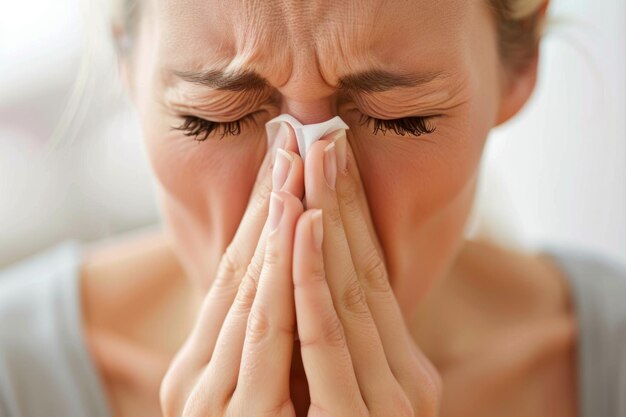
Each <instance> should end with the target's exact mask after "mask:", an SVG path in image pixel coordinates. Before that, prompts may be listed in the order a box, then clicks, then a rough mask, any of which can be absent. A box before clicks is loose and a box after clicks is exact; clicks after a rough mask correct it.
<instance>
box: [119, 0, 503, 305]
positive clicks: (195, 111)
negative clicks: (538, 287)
mask: <svg viewBox="0 0 626 417" xmlns="http://www.w3.org/2000/svg"><path fill="white" fill-rule="evenodd" d="M142 13H143V15H142V19H141V22H140V25H139V33H138V44H137V47H136V48H137V49H136V50H135V55H134V58H133V64H132V67H131V68H132V70H131V77H130V79H131V80H132V81H131V88H132V90H133V91H132V94H133V97H134V100H135V102H136V105H137V107H138V110H139V114H140V117H141V122H142V125H143V129H144V134H145V141H146V149H147V151H148V155H149V158H150V161H151V165H152V167H153V169H154V173H155V174H156V177H157V179H158V182H159V184H160V186H161V191H162V196H161V197H162V207H163V214H164V216H165V219H166V222H167V224H168V226H169V228H170V230H171V232H172V233H173V236H174V239H175V245H176V250H177V251H178V253H179V255H180V257H181V260H182V261H183V263H184V265H185V267H186V269H187V270H188V272H189V274H190V276H191V277H193V279H194V280H199V282H197V284H198V285H200V286H202V287H203V288H206V287H208V285H209V284H210V282H211V279H212V278H211V277H213V275H214V273H215V270H216V267H217V263H218V261H219V258H220V256H221V254H222V253H223V251H224V249H225V248H226V246H227V245H228V243H229V242H230V240H231V239H232V237H233V235H234V233H235V231H236V229H237V227H238V225H239V223H240V220H241V218H242V216H243V213H244V210H245V207H246V205H247V202H248V198H249V196H250V192H251V189H252V185H253V183H254V180H255V178H256V175H257V172H258V170H259V167H260V165H261V162H262V160H263V158H264V155H265V152H266V146H267V140H266V136H265V128H264V125H265V123H266V122H267V121H269V120H270V119H272V118H273V117H275V116H277V115H279V114H281V113H289V114H291V115H293V116H294V117H296V118H297V119H298V120H300V121H301V122H302V123H305V124H309V123H318V122H322V121H325V120H327V119H330V118H332V117H333V116H335V115H339V116H341V118H342V119H343V120H344V121H345V122H346V123H347V124H348V125H349V126H350V130H349V131H348V142H349V144H350V145H351V147H352V150H353V152H354V155H355V158H356V160H357V162H358V168H359V171H360V174H361V178H362V181H363V185H364V187H365V191H366V194H367V200H368V203H369V206H370V211H371V216H372V220H373V224H374V226H375V227H376V231H377V234H378V239H379V240H380V243H381V245H382V248H383V250H384V252H385V257H386V261H387V267H388V270H389V272H390V275H391V282H392V285H393V287H394V290H396V294H397V296H398V299H399V301H400V302H401V304H403V305H404V307H406V304H407V303H411V302H412V303H415V300H417V299H419V297H420V296H421V295H423V294H424V293H425V291H426V290H427V289H428V288H429V286H430V285H431V284H432V283H433V281H434V280H436V278H437V277H438V276H440V275H441V274H442V273H444V272H445V270H446V268H447V267H448V266H449V264H450V262H451V260H452V259H453V257H454V255H455V252H456V250H457V249H458V248H459V244H460V242H461V241H462V237H463V229H464V224H465V221H466V219H467V216H468V213H469V210H470V207H471V203H472V199H473V195H474V186H475V183H476V176H477V169H478V166H479V160H480V157H481V153H482V150H483V146H484V144H485V139H486V136H487V134H488V132H489V130H490V128H491V127H493V126H494V124H495V123H496V122H497V119H498V114H499V112H500V106H501V102H502V97H503V96H502V88H501V85H502V83H501V82H500V80H502V79H504V77H503V75H502V74H501V73H502V71H503V70H502V68H501V63H500V61H499V58H498V55H497V37H496V32H495V23H494V22H493V18H492V16H491V15H490V12H489V9H488V6H487V2H486V1H485V2H484V4H483V2H482V1H479V0H476V1H462V0H436V1H435V0H415V1H411V2H406V1H396V2H393V1H392V2H389V1H382V0H370V1H353V2H345V1H344V2H337V1H323V0H316V1H313V0H311V1H307V2H305V3H302V2H300V1H295V0H283V1H280V2H279V1H276V2H269V1H261V0H256V1H255V0H242V1H239V2H235V1H229V2H224V1H218V0H170V1H166V2H161V1H159V2H156V1H149V2H148V3H147V4H144V7H143V10H142ZM226 68H228V70H239V71H241V72H243V71H246V72H248V71H250V72H254V73H256V74H257V75H258V77H260V78H257V77H239V78H238V79H236V80H234V84H232V88H229V83H228V80H226V79H224V78H220V77H219V75H220V71H221V70H224V69H226ZM374 70H378V72H373V71H374ZM381 70H382V71H385V72H386V73H388V74H386V75H387V77H386V78H385V79H378V78H377V77H376V76H377V75H381ZM367 73H369V76H365V77H364V76H363V75H364V74H365V75H367ZM394 75H395V77H396V78H394ZM247 115H252V116H248V117H247ZM185 116H192V117H197V118H202V119H206V120H211V121H220V122H232V121H235V120H237V119H241V118H244V117H246V120H245V121H243V122H241V124H240V133H239V134H238V135H226V136H224V137H223V139H221V140H220V139H219V138H220V136H221V135H222V133H224V132H225V129H224V127H220V128H218V129H217V132H215V131H214V132H212V133H211V134H210V135H209V136H208V137H207V138H206V140H203V141H197V140H194V137H193V136H186V135H185V134H184V132H183V131H181V130H176V129H172V128H173V127H179V126H181V125H183V124H184V122H185V118H184V117H185ZM365 116H369V117H371V118H378V119H400V118H406V117H416V116H433V117H432V118H431V119H430V120H428V121H427V125H428V126H429V127H430V128H434V129H435V130H434V132H433V133H430V134H423V135H421V136H412V135H411V134H407V135H405V136H401V135H399V134H396V132H394V130H393V129H390V130H387V131H386V132H385V133H384V134H383V131H382V130H378V131H376V132H375V130H376V129H375V127H376V126H375V123H374V121H372V120H370V121H369V122H367V123H365V124H363V122H364V120H363V119H362V118H364V117H365ZM232 126H233V125H232V124H231V127H232ZM226 130H228V128H226ZM383 130H384V128H383ZM204 136H205V135H204V134H200V138H201V139H202V138H203V137H204ZM200 281H201V282H200ZM411 300H412V301H411Z"/></svg>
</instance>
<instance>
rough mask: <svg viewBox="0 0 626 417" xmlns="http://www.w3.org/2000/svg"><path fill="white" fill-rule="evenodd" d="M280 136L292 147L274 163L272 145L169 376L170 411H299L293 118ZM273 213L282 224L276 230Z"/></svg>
mask: <svg viewBox="0 0 626 417" xmlns="http://www.w3.org/2000/svg"><path fill="white" fill-rule="evenodd" d="M275 140H276V143H278V144H281V143H282V144H283V146H280V145H279V146H280V147H281V148H283V149H285V150H286V151H287V152H286V153H285V152H276V159H275V161H276V163H275V164H274V163H272V162H273V161H272V157H273V152H272V151H271V149H272V147H270V146H268V152H267V154H266V156H265V159H264V161H263V164H262V166H261V168H260V169H259V174H258V176H257V180H256V182H255V185H254V188H253V190H252V193H251V197H250V201H249V203H248V207H247V209H246V212H245V214H244V216H243V218H242V220H241V223H240V225H239V228H238V230H237V232H236V234H235V236H234V238H233V240H232V242H231V244H230V245H229V246H228V248H227V249H226V251H225V253H224V255H223V256H222V258H221V261H220V264H219V267H218V272H217V276H216V278H215V280H214V282H213V284H212V286H211V288H210V290H209V291H208V293H207V295H206V297H205V299H204V301H203V303H202V306H201V308H200V311H199V314H198V318H197V320H196V322H195V325H194V327H193V329H192V331H191V333H190V334H189V336H188V338H187V340H186V341H185V343H184V344H183V346H182V347H181V349H180V350H179V351H178V352H177V354H176V356H175V357H174V359H173V361H172V362H171V364H170V367H169V369H168V370H167V372H166V374H165V376H164V378H163V380H162V383H161V388H160V402H161V410H162V412H163V415H164V416H165V417H180V416H185V417H208V416H211V417H213V416H216V417H217V416H234V415H237V416H240V415H249V416H266V415H272V416H295V411H294V408H293V404H292V402H291V399H290V397H289V374H290V367H291V357H292V354H293V341H294V327H295V314H294V304H293V303H294V301H293V283H292V274H291V266H292V250H293V235H294V230H295V225H296V222H297V220H298V218H299V217H300V215H301V214H302V212H303V208H302V202H301V200H302V197H303V193H304V179H303V175H304V170H303V163H302V159H301V158H300V156H299V155H298V154H297V153H296V151H297V145H296V141H295V135H294V133H293V130H292V128H291V127H290V126H289V125H288V124H286V123H282V124H281V128H280V129H279V130H278V133H277V137H276V138H275ZM270 143H271V142H270ZM289 159H291V161H289ZM274 165H276V166H274ZM273 168H274V169H273ZM285 178H286V179H285ZM283 181H284V185H282V186H281V183H283ZM272 189H274V190H275V191H276V190H282V191H276V192H275V193H271V191H272ZM270 200H272V201H271V205H272V207H271V209H272V211H274V209H278V211H281V207H280V206H283V207H284V209H282V217H281V216H280V213H270V215H269V216H268V205H269V204H270ZM280 200H282V203H281V201H280ZM274 214H278V216H277V217H278V218H279V219H280V222H281V223H282V225H281V227H280V228H279V229H278V231H277V232H278V233H272V234H271V235H270V230H269V229H270V223H271V222H272V221H273V220H272V217H274ZM285 226H287V227H285Z"/></svg>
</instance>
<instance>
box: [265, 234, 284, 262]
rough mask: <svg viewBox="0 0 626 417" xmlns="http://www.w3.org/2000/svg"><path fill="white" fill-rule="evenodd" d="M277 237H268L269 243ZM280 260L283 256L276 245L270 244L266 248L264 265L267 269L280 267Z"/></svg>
mask: <svg viewBox="0 0 626 417" xmlns="http://www.w3.org/2000/svg"><path fill="white" fill-rule="evenodd" d="M275 237H276V236H268V243H269V242H270V241H271V240H272V238H275ZM280 258H281V256H280V254H279V253H278V250H277V248H276V245H273V244H271V243H270V244H268V245H267V246H265V257H264V259H263V263H264V264H265V266H266V267H268V266H275V265H278V263H279V262H280Z"/></svg>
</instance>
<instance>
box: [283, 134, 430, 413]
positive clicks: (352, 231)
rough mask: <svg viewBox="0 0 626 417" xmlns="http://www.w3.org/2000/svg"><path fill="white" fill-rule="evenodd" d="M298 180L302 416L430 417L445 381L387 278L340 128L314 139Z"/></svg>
mask: <svg viewBox="0 0 626 417" xmlns="http://www.w3.org/2000/svg"><path fill="white" fill-rule="evenodd" d="M329 136H331V135H329ZM343 161H346V163H343ZM304 177H305V195H306V205H307V208H308V210H307V211H306V212H305V213H304V214H302V215H301V216H300V218H299V220H298V223H297V226H296V233H295V238H294V253H293V279H294V291H295V307H296V317H297V327H298V334H299V338H300V349H301V355H302V361H303V365H304V369H305V372H306V379H307V382H308V386H309V394H310V398H311V406H310V409H309V414H308V415H309V416H319V417H322V416H328V417H330V416H385V417H386V416H395V417H400V416H406V417H409V416H419V417H430V416H436V415H437V413H438V410H439V408H440V401H441V378H440V376H439V374H438V372H437V371H436V369H435V368H434V366H433V365H432V364H431V363H430V362H429V361H428V359H427V358H426V357H425V356H424V354H423V353H422V352H421V351H420V350H419V349H418V348H417V346H416V345H415V343H414V342H413V339H412V337H411V336H410V334H409V331H408V328H407V325H406V323H405V320H404V318H403V316H402V313H401V310H400V307H399V305H398V303H397V301H396V299H395V296H394V294H393V291H392V288H391V286H390V284H389V278H388V273H387V270H386V268H385V264H384V262H383V258H382V255H381V253H380V249H379V248H380V246H379V244H378V241H377V240H376V239H375V237H374V236H375V233H373V232H372V230H373V227H372V226H371V225H372V222H371V220H370V217H369V211H368V209H367V203H366V200H365V195H364V191H363V186H362V183H361V180H360V176H359V173H358V169H357V164H356V162H355V159H354V156H353V154H352V152H351V149H350V146H349V144H348V143H347V140H346V137H345V134H343V135H341V136H340V137H339V138H337V139H336V140H334V141H333V140H332V139H322V140H320V141H318V142H316V143H314V144H313V145H312V147H311V148H310V150H309V151H308V153H307V160H306V163H305V175H304ZM319 209H321V211H320V210H319ZM322 225H323V227H322ZM322 236H323V239H322ZM322 240H323V244H322ZM333 302H334V304H333Z"/></svg>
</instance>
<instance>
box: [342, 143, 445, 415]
mask: <svg viewBox="0 0 626 417" xmlns="http://www.w3.org/2000/svg"><path fill="white" fill-rule="evenodd" d="M336 146H337V149H342V148H343V149H344V150H345V152H346V153H345V155H343V158H345V160H346V161H347V162H346V164H345V168H346V169H345V170H341V169H339V170H338V175H337V182H336V190H337V196H338V202H339V208H340V211H341V218H342V223H343V227H344V229H345V233H346V236H347V239H348V244H349V247H350V252H351V255H352V260H353V264H354V266H355V267H356V270H357V275H358V277H359V281H360V282H361V285H362V288H363V289H364V291H365V294H366V299H367V304H368V305H369V308H370V312H371V314H372V317H373V318H374V322H375V323H376V328H377V329H378V331H379V334H380V339H381V341H382V344H383V348H384V351H385V354H386V357H387V362H388V363H389V366H390V368H391V371H392V372H393V374H394V376H395V378H396V379H397V380H398V381H399V382H400V385H402V387H404V389H405V391H406V392H413V393H422V394H424V395H425V396H426V397H428V398H431V397H432V396H431V395H430V394H429V393H428V389H429V387H430V388H432V389H436V385H437V380H438V376H437V373H436V370H435V368H434V367H433V366H432V365H431V364H430V362H429V361H428V360H427V358H426V357H425V356H424V355H423V353H421V352H419V353H418V354H415V352H416V346H415V343H414V341H413V340H412V338H411V337H410V336H409V335H410V332H409V330H408V328H407V327H406V323H405V320H404V317H403V315H402V311H401V309H400V306H399V305H398V302H397V301H396V298H395V295H394V293H393V289H392V287H391V285H390V281H389V276H388V273H387V269H386V267H385V262H384V260H383V257H382V256H381V251H380V250H379V249H378V247H380V246H379V244H378V239H376V235H375V233H372V231H371V230H372V229H371V228H370V227H368V224H372V221H371V216H370V214H369V209H368V205H367V199H366V196H365V192H364V187H363V184H362V182H361V178H360V175H359V172H358V164H357V163H356V160H355V158H354V154H353V152H352V148H351V147H350V145H349V143H348V142H347V140H346V136H345V135H342V136H340V137H338V138H337V141H336ZM418 402H419V403H420V404H421V405H420V404H418V405H420V407H421V408H423V407H424V404H426V403H427V401H418Z"/></svg>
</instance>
